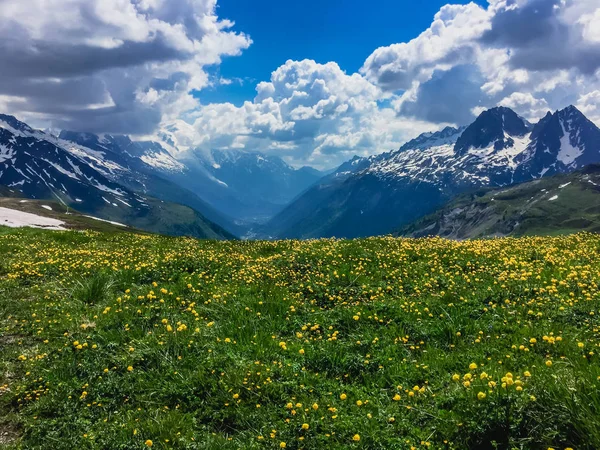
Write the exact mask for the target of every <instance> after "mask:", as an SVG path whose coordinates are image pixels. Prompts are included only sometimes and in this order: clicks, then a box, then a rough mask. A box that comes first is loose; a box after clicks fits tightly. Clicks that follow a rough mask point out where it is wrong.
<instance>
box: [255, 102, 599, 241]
mask: <svg viewBox="0 0 600 450" xmlns="http://www.w3.org/2000/svg"><path fill="white" fill-rule="evenodd" d="M550 119H551V120H550ZM446 130H447V131H446V134H447V135H446V136H445V141H444V142H443V143H440V142H439V141H438V138H439V135H438V136H435V137H433V138H432V136H433V135H434V133H426V134H423V135H421V136H420V137H419V138H416V140H413V141H409V143H407V144H405V145H404V146H403V147H401V148H400V149H399V150H395V151H391V152H388V153H384V154H381V155H378V156H372V157H368V158H354V159H353V160H351V161H349V162H346V163H344V164H342V165H341V166H340V168H339V169H338V170H337V171H336V172H335V173H334V174H333V175H331V176H329V177H326V178H324V179H322V180H321V182H320V183H318V184H317V185H315V186H314V187H313V188H311V189H309V190H308V191H307V192H305V193H304V194H303V197H301V198H299V199H297V200H296V201H295V202H294V203H293V204H291V205H288V207H287V208H286V209H285V210H283V211H282V212H281V213H280V214H279V215H277V216H276V217H274V218H273V219H272V220H271V221H270V222H269V223H268V224H267V226H266V227H265V230H266V233H267V234H268V235H269V236H271V237H276V238H278V237H285V238H316V237H332V236H335V237H347V238H354V237H363V236H369V235H372V234H386V233H389V232H391V231H393V229H395V228H398V227H400V226H402V225H403V224H405V223H410V222H412V221H414V220H416V219H418V218H419V217H421V216H423V215H425V214H428V213H430V212H432V211H434V210H435V209H436V208H437V207H439V206H441V205H442V204H444V203H445V202H447V201H449V200H450V199H451V198H452V197H454V196H456V195H458V194H461V193H463V192H467V191H469V190H474V189H477V188H480V187H482V186H490V187H502V186H506V185H510V184H514V183H519V182H524V181H528V180H531V179H536V178H539V177H541V176H544V175H547V176H549V175H552V174H555V173H564V172H570V171H572V170H576V169H578V168H581V167H583V166H584V165H586V164H589V163H590V162H600V129H598V127H596V126H595V125H594V124H593V123H592V122H591V121H589V119H587V118H586V117H585V116H584V115H583V114H582V113H581V112H580V111H579V110H577V108H575V107H574V106H569V107H567V108H564V109H563V110H559V111H555V112H554V113H549V115H546V116H545V117H544V118H542V119H541V120H540V121H539V122H538V123H536V124H531V123H529V122H528V121H526V120H525V119H523V118H522V117H520V116H519V115H517V114H516V113H515V112H514V111H512V110H510V109H509V108H506V107H498V108H492V109H491V110H487V111H484V112H482V113H481V114H480V115H479V116H478V117H477V118H476V119H475V121H474V122H473V123H472V124H470V125H469V126H467V127H466V128H461V129H446ZM451 133H454V134H451ZM448 134H450V135H448ZM557 138H558V141H557ZM428 139H430V140H431V141H430V142H431V145H429V146H428V145H427V141H428ZM411 142H412V145H411V144H410V143H411ZM556 142H558V145H557V144H556ZM546 155H550V159H551V160H549V157H548V156H546ZM349 223H352V224H354V229H352V227H350V226H349V225H348V224H349ZM315 224H318V227H317V228H315Z"/></svg>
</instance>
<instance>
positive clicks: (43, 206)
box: [41, 205, 52, 211]
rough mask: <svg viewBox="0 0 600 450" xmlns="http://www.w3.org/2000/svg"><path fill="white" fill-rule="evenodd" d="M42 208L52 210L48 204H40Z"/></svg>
mask: <svg viewBox="0 0 600 450" xmlns="http://www.w3.org/2000/svg"><path fill="white" fill-rule="evenodd" d="M41 206H42V208H44V209H47V210H48V211H52V207H51V206H48V205H41Z"/></svg>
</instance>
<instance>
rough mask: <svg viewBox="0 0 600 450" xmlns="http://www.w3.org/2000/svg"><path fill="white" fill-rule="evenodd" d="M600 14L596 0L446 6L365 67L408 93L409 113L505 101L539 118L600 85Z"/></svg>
mask: <svg viewBox="0 0 600 450" xmlns="http://www.w3.org/2000/svg"><path fill="white" fill-rule="evenodd" d="M599 20H600V5H598V2H597V1H596V0H577V1H575V0H489V5H488V7H487V8H482V7H480V6H478V5H475V4H474V3H471V4H468V5H446V6H444V7H442V8H441V10H440V12H439V13H438V14H436V16H435V17H434V20H433V23H432V24H431V26H430V27H429V28H428V29H427V30H425V31H424V32H423V33H421V34H420V35H419V36H418V37H416V38H415V39H413V40H411V41H410V42H406V43H399V44H393V45H390V46H388V47H382V48H379V49H377V50H375V51H374V52H373V54H371V55H370V56H369V57H368V58H367V60H366V61H365V64H364V66H363V67H362V69H361V73H363V74H364V75H365V76H366V77H367V79H368V80H369V81H371V82H373V83H374V84H375V85H377V86H379V87H381V88H382V89H386V90H389V91H392V92H397V93H399V94H400V95H401V97H400V99H399V100H398V101H396V102H395V105H396V108H397V109H398V111H399V113H400V114H402V115H407V116H411V117H416V118H422V119H427V120H434V121H437V120H440V119H444V120H449V121H452V117H454V118H455V120H456V121H459V122H465V121H467V120H468V119H469V118H472V117H473V113H476V112H478V111H481V110H482V109H485V108H488V107H490V106H495V105H497V104H498V103H500V102H504V103H505V104H508V103H511V104H514V105H515V107H516V108H517V109H520V112H521V113H522V114H523V115H525V116H527V117H531V118H534V117H537V114H539V113H540V112H541V111H542V110H543V109H544V108H551V109H555V108H560V107H564V106H566V105H567V104H568V103H572V102H575V101H576V100H577V99H578V98H579V97H580V96H582V95H585V93H586V92H589V91H593V90H594V89H595V86H596V85H597V80H598V77H597V75H598V70H599V69H600V35H598V29H600V24H599V22H598V21H599ZM436 98H437V99H439V102H436ZM440 103H441V104H442V105H443V106H441V107H440V105H439V104H440ZM448 103H451V105H450V107H449V108H448V107H446V105H448Z"/></svg>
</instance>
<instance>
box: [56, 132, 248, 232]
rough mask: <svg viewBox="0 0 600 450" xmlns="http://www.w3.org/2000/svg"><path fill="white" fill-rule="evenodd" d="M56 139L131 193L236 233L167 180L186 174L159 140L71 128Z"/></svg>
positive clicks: (215, 212) (191, 194)
mask: <svg viewBox="0 0 600 450" xmlns="http://www.w3.org/2000/svg"><path fill="white" fill-rule="evenodd" d="M60 141H61V143H62V145H64V146H65V147H66V148H67V149H68V150H69V151H70V152H72V153H73V152H74V153H77V154H78V155H79V156H80V157H81V158H82V159H83V160H84V161H86V162H87V163H88V164H89V165H91V166H92V167H95V168H97V169H99V170H103V171H104V172H105V173H106V176H107V177H108V178H109V179H111V180H112V181H114V182H116V183H119V184H121V185H123V186H125V187H127V188H129V189H131V190H132V191H135V192H141V193H144V194H146V195H151V196H153V197H156V198H158V199H160V200H165V201H170V202H175V203H181V204H184V205H187V206H189V207H191V208H194V209H195V210H197V211H199V212H200V213H201V214H202V215H204V216H205V217H207V218H208V219H209V220H211V221H213V222H215V223H217V224H219V225H220V226H222V227H224V228H225V229H227V230H229V231H230V232H231V233H234V234H237V233H239V232H240V230H239V229H238V227H236V226H235V225H234V224H233V219H232V218H229V217H227V216H226V215H225V214H222V213H221V212H220V211H218V210H217V209H216V208H214V207H213V206H211V205H210V204H208V203H207V202H206V201H205V200H204V199H203V198H201V197H200V196H199V195H197V194H195V193H194V192H192V191H190V190H188V189H186V188H185V187H182V186H180V185H179V184H178V183H176V182H175V181H173V180H171V179H170V178H172V177H178V176H188V169H187V167H186V166H185V165H184V164H182V163H181V162H179V161H177V160H176V159H175V158H174V157H173V156H172V155H171V154H170V153H169V151H168V150H166V149H165V148H164V147H163V146H162V145H161V144H160V143H157V142H151V141H144V142H136V141H132V140H131V139H130V138H129V137H128V136H122V135H108V134H106V135H95V134H91V133H80V132H71V131H62V132H61V133H60Z"/></svg>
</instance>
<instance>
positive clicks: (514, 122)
mask: <svg viewBox="0 0 600 450" xmlns="http://www.w3.org/2000/svg"><path fill="white" fill-rule="evenodd" d="M531 129H532V125H531V123H529V122H528V121H527V120H525V119H524V118H523V117H521V116H519V115H518V114H517V113H516V112H514V111H513V110H512V109H510V108H508V107H506V106H497V107H495V108H491V109H487V110H485V111H483V112H482V113H481V114H479V116H478V117H477V118H476V119H475V121H474V122H473V123H472V124H471V125H469V126H468V127H467V128H466V129H465V131H464V132H463V133H462V135H461V136H460V137H459V138H458V140H457V142H456V145H455V147H454V151H455V153H456V154H458V155H463V154H465V153H467V152H468V151H469V150H470V149H471V148H485V147H489V146H490V145H493V146H494V148H495V149H496V150H500V149H502V148H506V147H507V146H511V139H510V138H507V135H508V136H509V137H510V136H514V137H523V136H525V135H526V134H527V133H529V132H530V131H531Z"/></svg>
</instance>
